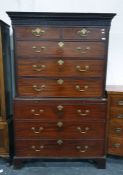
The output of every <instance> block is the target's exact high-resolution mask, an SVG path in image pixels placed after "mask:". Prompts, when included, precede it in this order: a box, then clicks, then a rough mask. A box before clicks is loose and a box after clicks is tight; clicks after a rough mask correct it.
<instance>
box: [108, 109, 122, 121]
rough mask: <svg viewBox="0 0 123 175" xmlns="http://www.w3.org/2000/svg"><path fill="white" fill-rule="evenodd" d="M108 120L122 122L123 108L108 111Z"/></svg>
mask: <svg viewBox="0 0 123 175" xmlns="http://www.w3.org/2000/svg"><path fill="white" fill-rule="evenodd" d="M110 118H111V120H116V121H117V120H119V121H120V122H122V121H123V108H118V107H113V108H111V110H110Z"/></svg>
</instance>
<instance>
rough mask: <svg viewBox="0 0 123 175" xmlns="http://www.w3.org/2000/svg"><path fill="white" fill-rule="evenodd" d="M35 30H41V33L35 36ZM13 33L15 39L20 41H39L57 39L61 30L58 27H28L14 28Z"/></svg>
mask: <svg viewBox="0 0 123 175" xmlns="http://www.w3.org/2000/svg"><path fill="white" fill-rule="evenodd" d="M36 29H39V30H42V31H43V32H41V33H40V32H39V33H37V34H38V36H36V33H34V32H33V31H35V30H36ZM14 32H15V36H16V39H21V40H32V39H36V40H40V39H59V38H60V36H61V28H58V27H52V26H47V25H45V26H30V27H29V26H28V27H20V26H19V27H18V26H16V27H14Z"/></svg>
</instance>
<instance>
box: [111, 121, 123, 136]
mask: <svg viewBox="0 0 123 175" xmlns="http://www.w3.org/2000/svg"><path fill="white" fill-rule="evenodd" d="M109 125H110V126H109V134H110V135H111V136H113V137H123V123H122V122H121V121H120V120H118V119H117V120H111V121H110V124H109Z"/></svg>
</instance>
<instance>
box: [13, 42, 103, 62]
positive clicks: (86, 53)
mask: <svg viewBox="0 0 123 175" xmlns="http://www.w3.org/2000/svg"><path fill="white" fill-rule="evenodd" d="M60 42H63V43H64V46H63V47H59V45H58V44H59V43H60ZM33 47H34V48H33ZM105 52H106V50H105V43H104V42H83V43H82V42H64V41H62V40H61V41H57V42H56V41H17V42H16V55H17V56H19V57H28V58H31V57H33V58H34V57H44V56H45V57H51V56H52V57H57V58H58V59H61V58H62V57H84V58H85V57H87V58H88V57H91V58H98V59H99V58H105V56H106V55H105Z"/></svg>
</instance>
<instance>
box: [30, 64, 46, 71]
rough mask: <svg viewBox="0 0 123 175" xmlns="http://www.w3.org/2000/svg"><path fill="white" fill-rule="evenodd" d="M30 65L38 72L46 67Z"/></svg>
mask: <svg viewBox="0 0 123 175" xmlns="http://www.w3.org/2000/svg"><path fill="white" fill-rule="evenodd" d="M32 67H33V70H34V71H37V72H40V71H42V70H44V69H45V68H46V66H45V65H40V64H34V65H32Z"/></svg>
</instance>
